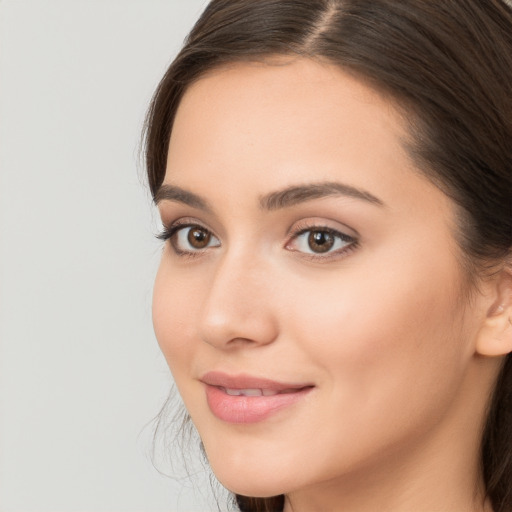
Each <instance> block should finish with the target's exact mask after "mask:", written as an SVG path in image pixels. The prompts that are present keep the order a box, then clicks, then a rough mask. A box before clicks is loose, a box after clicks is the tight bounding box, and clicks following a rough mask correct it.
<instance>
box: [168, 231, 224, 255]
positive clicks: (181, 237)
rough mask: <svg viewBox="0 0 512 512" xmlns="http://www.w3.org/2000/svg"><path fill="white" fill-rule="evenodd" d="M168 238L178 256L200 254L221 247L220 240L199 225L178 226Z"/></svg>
mask: <svg viewBox="0 0 512 512" xmlns="http://www.w3.org/2000/svg"><path fill="white" fill-rule="evenodd" d="M172 231H173V232H172ZM167 238H169V240H170V242H171V246H172V247H173V249H174V251H175V252H176V253H177V254H185V253H194V252H200V251H202V250H204V249H209V248H210V247H219V246H220V241H219V239H218V238H217V237H216V236H215V235H213V233H212V232H211V231H210V230H208V229H206V228H204V227H203V226H199V225H197V224H194V225H188V226H178V227H176V228H174V230H171V234H170V235H169V236H168V237H167Z"/></svg>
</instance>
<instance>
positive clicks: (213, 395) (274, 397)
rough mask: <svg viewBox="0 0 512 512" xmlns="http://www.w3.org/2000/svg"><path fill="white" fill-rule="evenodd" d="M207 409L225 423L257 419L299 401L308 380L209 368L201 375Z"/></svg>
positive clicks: (308, 385) (249, 421) (253, 421)
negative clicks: (235, 374) (299, 380)
mask: <svg viewBox="0 0 512 512" xmlns="http://www.w3.org/2000/svg"><path fill="white" fill-rule="evenodd" d="M200 380H201V382H203V384H204V385H205V392H206V401H207V403H208V407H209V408H210V411H211V412H212V413H213V415H214V416H215V417H217V418H218V419H220V420H222V421H225V422H227V423H236V424H242V423H257V422H261V421H263V420H265V419H267V418H269V417H270V416H272V415H274V414H275V413H277V412H278V411H280V410H282V409H284V408H287V407H290V406H292V405H294V404H296V403H297V402H300V401H301V400H302V399H303V398H304V397H305V396H306V395H307V394H308V393H309V392H310V391H311V390H312V389H313V388H314V386H313V385H312V384H310V383H283V382H278V381H274V380H271V379H262V378H258V377H252V376H249V375H237V376H233V375H227V374H224V373H220V372H209V373H207V374H205V375H204V376H203V377H202V378H201V379H200Z"/></svg>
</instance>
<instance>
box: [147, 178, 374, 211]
mask: <svg viewBox="0 0 512 512" xmlns="http://www.w3.org/2000/svg"><path fill="white" fill-rule="evenodd" d="M340 195H341V196H346V197H352V198H354V199H360V200H362V201H366V202H368V203H371V204H375V205H377V206H384V202H383V201H382V200H381V199H379V198H378V197H376V196H374V195H373V194H370V192H367V191H366V190H361V189H358V188H355V187H352V186H351V185H345V184H343V183H338V182H331V181H328V182H321V183H309V184H307V185H296V186H291V187H287V188H285V189H283V190H278V191H276V192H270V193H269V194H266V195H264V196H262V197H260V200H259V203H260V207H261V208H262V209H264V210H269V211H275V210H280V209H282V208H289V207H291V206H294V205H296V204H299V203H303V202H306V201H311V200H313V199H321V198H324V197H330V196H340ZM161 201H174V202H177V203H183V204H186V205H188V206H191V207H192V208H197V209H199V210H203V211H205V212H212V211H213V209H212V207H211V206H210V204H209V203H208V201H206V200H205V199H204V198H202V197H201V196H199V195H197V194H194V193H193V192H189V191H188V190H184V189H182V188H181V187H177V186H176V185H167V184H166V185H161V186H160V188H159V189H158V191H157V193H156V194H155V198H154V202H155V204H159V203H160V202H161Z"/></svg>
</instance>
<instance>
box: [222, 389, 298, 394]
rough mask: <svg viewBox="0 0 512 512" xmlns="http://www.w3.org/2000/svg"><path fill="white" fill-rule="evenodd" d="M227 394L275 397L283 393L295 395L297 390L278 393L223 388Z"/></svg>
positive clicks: (262, 390)
mask: <svg viewBox="0 0 512 512" xmlns="http://www.w3.org/2000/svg"><path fill="white" fill-rule="evenodd" d="M221 389H222V390H223V391H224V392H225V393H226V394H228V395H231V396H274V395H279V394H282V393H295V392H296V391H297V389H293V388H292V389H283V390H281V391H276V390H274V389H250V388H249V389H231V388H221Z"/></svg>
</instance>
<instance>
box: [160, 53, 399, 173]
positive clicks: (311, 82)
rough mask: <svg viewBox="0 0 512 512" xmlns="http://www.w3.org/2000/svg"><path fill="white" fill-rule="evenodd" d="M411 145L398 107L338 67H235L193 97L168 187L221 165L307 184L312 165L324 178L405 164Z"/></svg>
mask: <svg viewBox="0 0 512 512" xmlns="http://www.w3.org/2000/svg"><path fill="white" fill-rule="evenodd" d="M407 137H408V134H407V131H406V129H405V128H404V123H403V122H402V119H401V117H400V115H399V113H398V112H397V110H396V109H395V108H394V107H393V105H392V104H391V103H390V102H389V101H387V100H385V99H384V98H383V97H382V96H380V95H379V94H378V93H377V92H376V91H375V90H373V89H372V88H370V87H367V86H366V85H364V84H363V83H362V82H360V81H358V80H357V79H356V78H354V77H352V76H350V75H349V74H347V73H346V72H344V71H343V70H341V69H340V68H339V67H337V66H335V65H332V64H328V63H325V62H319V61H314V60H310V59H294V60H291V59H289V60H287V61H283V60H281V61H271V62H251V63H246V62H244V63H236V64H231V65H229V66H225V67H222V68H219V69H215V70H213V71H210V72H209V73H208V74H206V75H205V76H203V77H202V78H200V79H199V80H198V81H197V82H195V83H194V84H192V85H191V86H190V87H189V88H188V90H187V91H186V93H185V95H184V97H183V99H182V101H181V104H180V106H179V108H178V112H177V114H176V118H175V122H174V127H173V132H172V135H171V140H170V146H169V154H168V173H167V176H166V180H169V179H179V177H180V175H181V173H182V171H184V170H185V169H186V173H187V179H188V180H191V179H193V174H194V172H193V171H194V169H195V168H196V166H199V168H200V170H201V172H202V173H203V174H204V172H214V171H215V169H216V168H217V166H218V165H222V166H229V167H230V168H232V169H233V170H235V169H236V170H238V171H239V172H241V171H242V170H248V168H253V169H257V170H258V171H259V173H258V174H259V175H260V176H261V175H262V174H263V175H266V176H267V177H268V176H270V175H272V174H274V175H276V173H277V174H281V172H283V171H286V173H287V174H288V175H289V174H290V172H293V173H294V175H295V177H296V179H297V180H301V179H302V175H303V171H310V170H311V168H310V165H311V161H312V160H315V161H316V164H315V165H317V166H318V168H317V169H316V171H317V172H319V171H320V168H322V169H324V170H326V171H327V170H328V169H329V168H332V166H333V164H334V163H335V162H336V161H337V162H338V163H340V164H343V162H344V161H345V162H347V165H355V162H352V163H351V160H355V159H356V157H357V160H358V161H359V163H358V165H359V164H362V163H363V162H361V160H365V162H364V165H365V166H372V165H374V164H376V163H379V165H380V163H382V162H383V161H385V160H396V158H397V157H398V156H400V158H402V159H403V160H404V162H405V161H406V160H407V154H406V152H405V150H404V149H403V144H402V142H403V141H404V140H405V139H406V138H407ZM370 147H371V151H369V149H370ZM376 159H378V160H379V162H375V160H376ZM407 164H408V165H409V162H407ZM277 171H279V172H277Z"/></svg>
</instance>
